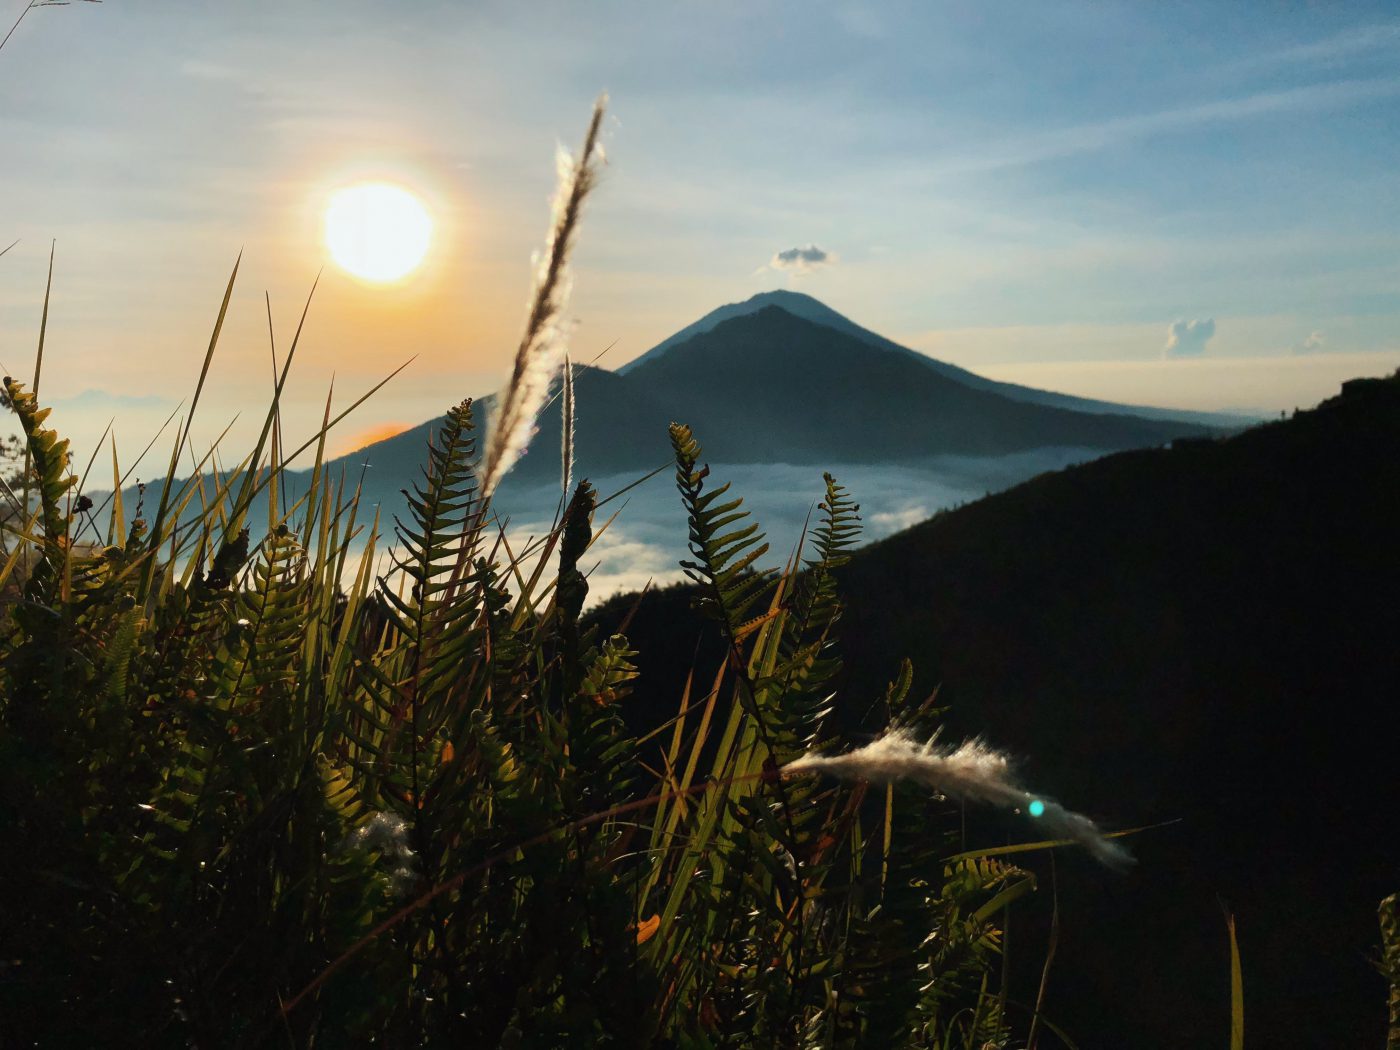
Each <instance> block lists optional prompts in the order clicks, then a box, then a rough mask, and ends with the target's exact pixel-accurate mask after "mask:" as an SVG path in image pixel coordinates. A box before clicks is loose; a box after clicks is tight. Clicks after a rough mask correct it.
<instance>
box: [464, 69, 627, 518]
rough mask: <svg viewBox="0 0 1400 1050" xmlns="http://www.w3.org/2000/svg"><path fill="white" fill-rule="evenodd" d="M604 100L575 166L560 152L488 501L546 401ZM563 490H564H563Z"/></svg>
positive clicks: (489, 450)
mask: <svg viewBox="0 0 1400 1050" xmlns="http://www.w3.org/2000/svg"><path fill="white" fill-rule="evenodd" d="M606 107H607V97H606V96H603V97H601V98H599V99H598V101H597V102H596V103H595V104H594V106H593V119H592V120H591V121H590V122H589V124H588V134H587V135H585V136H584V140H583V149H582V151H581V152H580V153H579V156H578V159H577V160H575V159H574V158H573V157H571V156H569V154H568V153H567V152H566V151H565V150H562V149H561V150H560V151H559V188H558V190H557V191H556V192H555V195H554V216H553V219H552V220H551V222H550V226H549V237H548V239H547V240H546V242H545V250H544V254H543V255H542V256H540V258H539V261H538V263H537V264H536V268H535V290H534V295H533V296H532V297H531V299H530V312H529V315H528V317H527V318H526V322H525V334H524V336H522V338H521V340H520V347H519V349H517V350H516V352H515V367H514V368H513V369H512V370H511V375H510V382H508V383H507V384H506V386H505V389H504V390H502V391H501V392H500V393H499V394H497V395H496V407H495V410H494V411H493V412H492V413H491V420H490V432H489V436H488V438H487V445H486V459H485V462H486V467H485V469H484V470H483V471H482V475H481V492H482V495H483V496H489V495H490V494H491V493H492V492H493V491H494V490H495V488H496V485H497V484H499V483H500V480H501V478H502V477H504V476H505V473H506V471H508V470H510V468H511V467H513V466H514V465H515V461H516V460H518V459H519V458H520V455H521V453H522V452H524V451H525V448H526V446H527V445H529V443H530V438H531V437H532V436H533V435H534V430H535V421H536V419H537V418H538V417H539V414H540V409H541V408H543V407H544V402H545V399H546V398H547V397H548V395H549V384H550V382H551V381H552V380H553V378H554V373H555V370H556V369H557V368H558V366H559V361H560V359H561V357H562V355H563V353H564V328H563V325H562V323H561V321H560V314H561V313H562V312H563V310H564V306H565V304H566V303H567V302H568V299H569V290H570V283H571V282H570V278H569V253H570V251H571V250H572V249H573V242H574V236H575V234H576V233H577V231H578V224H579V216H580V215H581V214H582V212H583V202H584V200H585V199H586V198H587V197H588V194H589V192H590V191H591V190H592V189H593V187H594V185H595V183H596V182H597V165H598V162H599V161H600V160H601V159H602V152H603V151H602V147H601V146H599V144H598V135H599V129H600V128H601V127H602V124H603V112H604V110H605V109H606ZM566 488H567V486H566Z"/></svg>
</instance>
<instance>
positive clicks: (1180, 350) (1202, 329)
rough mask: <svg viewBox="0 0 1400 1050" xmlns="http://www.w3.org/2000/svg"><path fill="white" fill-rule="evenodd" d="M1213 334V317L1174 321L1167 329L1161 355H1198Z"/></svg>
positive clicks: (1204, 349) (1202, 351)
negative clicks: (1165, 343) (1165, 341)
mask: <svg viewBox="0 0 1400 1050" xmlns="http://www.w3.org/2000/svg"><path fill="white" fill-rule="evenodd" d="M1214 336H1215V318H1213V317H1207V318H1205V319H1200V318H1196V319H1194V320H1191V321H1175V322H1173V323H1172V325H1171V327H1170V328H1168V329H1167V345H1166V346H1164V347H1163V348H1162V356H1163V357H1200V356H1201V355H1202V354H1203V353H1205V352H1206V344H1207V343H1209V342H1210V341H1211V339H1212V338H1213V337H1214Z"/></svg>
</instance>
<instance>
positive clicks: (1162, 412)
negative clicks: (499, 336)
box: [617, 289, 1256, 427]
mask: <svg viewBox="0 0 1400 1050" xmlns="http://www.w3.org/2000/svg"><path fill="white" fill-rule="evenodd" d="M770 306H778V307H781V308H782V309H784V310H786V311H787V312H788V313H790V314H792V315H793V316H795V317H800V318H802V319H803V320H804V321H811V322H813V323H814V324H823V325H826V326H827V327H829V328H835V329H836V330H837V331H839V332H845V333H846V334H847V335H851V336H855V337H856V338H857V339H860V340H861V341H862V342H866V343H869V344H870V345H871V346H878V347H880V348H882V349H885V350H893V351H895V352H897V353H901V354H905V355H907V356H908V357H910V358H912V359H914V360H916V361H918V362H919V363H920V364H922V365H924V366H925V367H928V368H932V369H933V370H934V371H936V372H938V373H940V374H941V375H944V376H947V377H948V378H949V379H954V380H956V381H957V382H959V383H962V384H964V385H965V386H970V387H972V388H973V389H974V390H989V391H991V392H993V393H996V394H1001V395H1002V396H1003V397H1009V398H1011V399H1012V400H1013V401H1026V402H1029V403H1031V404H1036V405H1049V406H1051V407H1053V408H1067V409H1070V410H1072V411H1075V412H1088V413H1091V414H1105V415H1134V416H1142V417H1143V418H1144V419H1163V420H1170V421H1187V422H1192V423H1201V424H1203V425H1205V426H1225V427H1235V426H1243V425H1246V424H1248V423H1251V422H1256V420H1254V419H1253V418H1251V417H1247V416H1239V415H1235V414H1232V413H1220V412H1193V411H1190V410H1188V409H1175V408H1154V407H1150V406H1146V405H1120V404H1116V403H1114V402H1112V401H1100V400H1096V399H1094V398H1087V397H1075V396H1074V395H1072V394H1059V393H1055V392H1053V391H1049V390H1037V389H1036V388H1034V387H1028V386H1022V385H1020V384H1018V383H1003V382H998V381H997V380H995V379H987V378H985V377H983V376H979V375H977V374H976V373H975V372H969V371H968V370H967V369H965V368H959V367H958V366H957V365H953V364H949V363H948V362H946V361H940V360H938V359H937V358H934V357H929V356H928V355H927V354H921V353H919V352H918V351H917V350H911V349H909V348H908V347H906V346H901V345H900V344H898V343H896V342H894V341H893V340H891V339H886V338H885V337H884V336H882V335H880V334H878V333H877V332H872V331H870V330H869V329H868V328H863V327H861V326H860V325H858V324H856V323H855V322H854V321H852V320H851V319H850V318H848V317H846V316H845V315H844V314H840V313H837V312H836V311H835V310H833V309H832V308H831V307H829V306H827V305H826V304H825V303H824V302H822V301H821V300H820V299H814V298H813V297H812V296H810V295H805V294H803V293H802V292H791V291H787V290H785V289H775V290H773V291H769V292H759V293H758V294H757V295H754V296H751V297H749V298H748V299H745V300H744V301H743V302H741V303H729V304H727V305H725V306H721V307H719V308H718V309H715V310H711V311H710V312H709V313H708V314H706V315H705V316H704V317H702V318H700V319H699V320H698V321H695V322H693V323H691V324H688V325H686V326H685V327H684V328H682V329H681V330H680V331H679V332H677V333H675V334H674V335H672V336H670V337H669V338H667V339H664V340H662V341H661V342H660V343H658V344H656V346H654V347H652V348H651V349H650V350H648V351H647V352H646V353H644V354H642V355H641V356H640V357H637V358H634V359H633V360H631V361H629V362H627V364H625V365H622V366H621V367H620V368H618V369H617V372H618V374H619V375H627V374H628V373H629V372H631V371H633V370H634V369H636V368H638V367H639V366H641V365H642V364H643V363H646V362H652V361H655V360H656V359H657V358H659V357H661V356H663V355H664V354H665V353H666V352H667V351H668V350H670V349H671V348H672V347H675V346H679V345H680V344H681V343H684V342H685V341H686V340H688V339H690V338H692V337H694V336H697V335H701V334H702V333H704V332H708V331H711V330H712V329H713V328H715V327H716V326H717V325H719V324H722V323H723V322H725V321H730V320H733V319H734V318H736V317H744V316H746V315H748V314H753V313H757V312H758V311H759V310H762V309H765V308H767V307H770Z"/></svg>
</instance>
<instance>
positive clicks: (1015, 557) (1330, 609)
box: [597, 376, 1400, 1048]
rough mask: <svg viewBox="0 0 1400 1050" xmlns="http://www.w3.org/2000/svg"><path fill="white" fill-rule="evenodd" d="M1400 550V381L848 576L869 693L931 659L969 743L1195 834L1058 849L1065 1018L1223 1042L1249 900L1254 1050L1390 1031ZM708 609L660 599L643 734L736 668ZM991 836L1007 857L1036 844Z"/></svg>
mask: <svg viewBox="0 0 1400 1050" xmlns="http://www.w3.org/2000/svg"><path fill="white" fill-rule="evenodd" d="M700 436H701V437H702V438H703V437H704V435H703V434H702V435H700ZM814 481H819V479H814ZM858 495H859V494H858V493H857V496H858ZM1397 539H1400V376H1397V377H1393V378H1390V379H1384V380H1358V381H1355V382H1352V383H1349V384H1347V386H1346V388H1345V392H1344V394H1343V395H1342V396H1340V397H1337V398H1333V399H1332V400H1330V401H1327V402H1324V403H1323V404H1322V405H1320V406H1318V408H1316V409H1315V410H1312V411H1308V412H1301V413H1299V414H1297V415H1296V416H1295V417H1294V418H1293V419H1291V420H1288V421H1284V422H1278V423H1273V424H1269V425H1265V426H1260V427H1257V428H1255V429H1252V430H1250V431H1248V432H1245V433H1243V434H1240V435H1238V436H1236V437H1234V438H1231V439H1229V440H1221V441H1194V440H1193V441H1183V442H1178V443H1177V445H1176V447H1174V448H1171V449H1152V450H1145V451H1138V452H1128V453H1122V454H1119V455H1115V456H1110V457H1108V458H1105V459H1102V460H1099V461H1096V462H1094V463H1090V464H1087V465H1084V466H1080V467H1075V468H1071V469H1069V470H1066V471H1062V472H1059V473H1055V474H1049V475H1044V476H1042V477H1040V478H1038V479H1035V480H1034V481H1031V482H1029V483H1027V484H1024V485H1021V486H1019V487H1017V488H1015V489H1012V490H1010V491H1008V492H1005V493H1003V494H1001V495H998V496H993V497H990V498H988V499H985V500H982V501H979V502H978V503H975V504H972V505H970V506H967V507H964V508H962V509H959V510H956V511H951V512H948V513H945V514H942V515H939V516H938V517H936V518H934V519H932V520H930V521H928V522H926V523H924V524H922V525H919V526H916V527H915V528H913V529H910V530H908V531H906V532H904V533H900V534H898V535H896V536H894V537H892V538H890V539H888V540H886V541H884V542H881V543H878V544H875V545H873V546H871V547H869V548H867V549H865V550H862V551H860V552H858V553H857V554H856V556H855V558H854V559H853V561H852V563H851V564H850V565H849V566H848V567H847V568H846V569H845V570H844V571H843V573H842V576H843V579H842V585H843V591H844V593H845V595H846V597H847V599H848V601H849V609H848V612H847V615H846V616H845V618H844V621H843V624H842V627H841V639H842V641H841V649H842V652H843V654H844V656H845V659H846V660H847V664H848V671H847V683H846V689H845V690H844V693H843V695H845V696H847V697H857V696H859V697H871V698H872V699H873V698H875V697H878V696H879V695H880V693H881V690H882V686H883V682H884V680H885V678H886V676H888V675H890V674H892V673H893V672H894V670H895V669H896V667H897V661H898V659H899V657H900V656H901V655H903V654H906V653H907V654H911V655H912V656H913V657H914V661H915V670H916V682H917V685H916V688H918V689H921V690H923V691H924V692H927V691H928V690H931V689H932V688H934V687H935V686H939V687H940V689H941V691H940V693H939V697H940V702H941V704H943V705H946V706H947V716H946V720H947V732H948V733H949V734H950V735H951V736H952V737H954V738H957V737H960V736H962V735H964V734H971V733H979V732H980V733H986V734H987V735H988V736H989V738H990V739H991V740H992V741H993V742H994V743H997V744H999V745H1004V746H1008V747H1010V748H1011V749H1012V750H1013V751H1015V752H1017V753H1020V754H1022V755H1024V756H1026V775H1027V778H1028V779H1029V780H1031V781H1032V782H1033V783H1036V784H1038V785H1044V786H1045V789H1046V790H1047V791H1053V792H1056V793H1058V796H1059V797H1060V798H1061V799H1062V800H1063V801H1064V802H1065V803H1066V804H1069V805H1072V806H1076V807H1080V808H1083V809H1086V810H1088V811H1091V812H1093V813H1094V814H1095V815H1096V816H1098V817H1101V818H1103V819H1104V820H1105V821H1106V822H1108V823H1110V824H1112V825H1114V826H1118V827H1127V826H1133V825H1141V824H1148V823H1152V822H1156V821H1165V820H1173V819H1179V821H1180V822H1179V823H1177V824H1174V825H1172V826H1170V827H1167V828H1162V829H1159V830H1154V831H1149V832H1146V833H1144V834H1142V835H1140V836H1137V837H1136V838H1135V840H1134V841H1133V849H1134V851H1135V852H1136V853H1137V855H1138V856H1139V858H1140V864H1139V865H1138V867H1137V868H1136V869H1135V870H1134V871H1133V872H1132V873H1131V874H1129V875H1127V876H1123V877H1120V876H1115V875H1108V874H1105V873H1103V872H1100V871H1098V870H1096V869H1094V868H1093V867H1092V866H1091V865H1089V864H1086V863H1084V862H1083V860H1082V858H1077V857H1074V856H1071V855H1068V854H1066V855H1065V856H1062V857H1060V858H1059V865H1060V866H1059V871H1058V877H1059V886H1060V891H1061V938H1060V945H1059V953H1058V955H1057V958H1056V962H1055V966H1054V969H1053V971H1052V974H1051V980H1050V989H1049V999H1048V1004H1047V1010H1048V1013H1049V1015H1050V1016H1051V1018H1052V1019H1053V1020H1055V1021H1056V1023H1058V1024H1060V1025H1062V1026H1064V1027H1065V1028H1066V1029H1067V1030H1068V1031H1069V1032H1070V1033H1072V1034H1074V1035H1075V1036H1076V1037H1078V1038H1079V1039H1080V1045H1083V1046H1133V1047H1163V1048H1165V1047H1182V1046H1203V1045H1217V1044H1219V1043H1221V1042H1222V1041H1223V1038H1224V1035H1225V1033H1227V1031H1228V1020H1229V979H1228V969H1227V966H1228V949H1227V942H1226V935H1225V924H1224V918H1223V911H1222V906H1228V907H1230V908H1231V909H1233V910H1234V911H1235V912H1236V914H1237V916H1238V923H1239V930H1240V945H1241V950H1242V952H1243V957H1244V973H1245V983H1244V986H1245V996H1246V1017H1247V1031H1248V1033H1249V1038H1250V1042H1251V1044H1252V1045H1257V1046H1268V1047H1319V1046H1328V1047H1353V1046H1356V1047H1359V1046H1363V1045H1370V1046H1374V1045H1379V1043H1380V1042H1381V1041H1382V1039H1383V1031H1384V1006H1383V1004H1384V998H1385V992H1384V984H1383V982H1382V981H1381V979H1380V978H1379V976H1378V975H1377V974H1376V972H1375V970H1374V967H1373V966H1372V964H1371V957H1372V956H1373V955H1374V953H1373V952H1372V946H1373V945H1376V944H1377V943H1378V934H1377V932H1376V923H1375V908H1376V904H1377V902H1378V901H1379V899H1380V898H1381V897H1382V896H1384V895H1385V894H1387V893H1391V892H1394V891H1395V890H1396V889H1397V887H1400V839H1398V838H1397V836H1396V834H1395V829H1396V827H1397V821H1396V816H1395V813H1396V797H1397V791H1396V789H1397V787H1398V786H1400V774H1397V772H1396V771H1397V769H1398V768H1400V762H1397V746H1396V740H1397V736H1396V733H1395V724H1396V717H1395V703H1396V697H1397V696H1400V644H1397V638H1400V603H1397V601H1396V595H1397V594H1400V544H1397ZM689 598H690V595H689V593H688V592H687V590H686V589H685V588H679V587H677V588H671V589H668V590H664V591H661V592H659V593H653V594H649V595H647V596H646V597H645V598H643V599H642V601H643V603H644V604H645V606H647V608H646V609H645V610H644V611H643V613H642V614H641V615H638V616H637V617H636V618H635V619H634V620H633V623H632V627H631V629H630V633H631V637H632V640H633V643H634V645H635V646H636V648H638V649H639V650H640V651H641V653H642V657H641V660H640V667H641V672H642V679H641V683H640V688H639V690H638V694H637V696H638V700H637V703H638V705H639V706H638V709H637V711H636V712H635V716H636V717H637V718H638V720H639V721H651V720H655V719H659V718H663V717H667V716H669V714H670V713H672V711H673V709H674V698H675V697H676V696H677V695H678V694H679V687H680V682H681V679H682V677H683V675H684V672H685V670H686V669H687V668H688V667H689V666H690V664H691V661H692V656H693V654H695V653H696V651H697V649H696V645H697V640H701V644H700V648H699V653H700V658H699V659H700V663H701V665H702V667H701V670H700V673H699V674H697V676H696V680H697V681H708V680H709V678H708V676H707V674H706V670H705V669H706V667H713V661H714V659H715V658H716V647H715V645H714V641H713V637H712V636H711V635H710V634H709V632H708V631H707V630H706V629H705V628H704V627H703V626H702V625H701V623H700V622H699V621H698V620H696V619H695V618H694V616H693V614H691V613H689V612H688V605H689ZM635 601H636V598H635V596H630V597H620V598H617V599H614V600H613V601H612V602H609V603H608V604H607V605H605V606H604V607H603V608H601V609H600V610H599V612H598V613H597V619H598V620H599V621H600V622H602V623H603V624H604V625H608V624H612V623H616V622H617V620H618V619H619V617H620V616H622V615H624V614H625V612H626V611H627V610H628V609H629V608H630V607H631V606H632V605H633V604H634V603H635ZM644 705H649V706H644ZM841 714H842V717H843V719H844V720H845V721H847V722H848V723H854V722H856V721H858V720H859V715H860V712H858V711H854V710H849V709H848V710H845V711H843V712H841ZM851 735H852V739H853V740H854V739H859V736H858V732H857V731H856V730H855V729H854V728H853V729H852V730H851ZM969 821H970V827H971V828H972V829H973V833H974V834H975V835H979V836H981V838H982V840H983V841H984V842H985V841H987V840H990V841H1000V840H1001V839H1000V837H1002V836H1005V835H1008V834H1011V835H1014V836H1016V837H1017V838H1025V837H1027V836H1028V834H1030V829H1028V828H1027V827H1026V826H1024V825H1017V826H1010V827H1008V826H1004V825H1002V824H1001V823H988V821H987V820H986V819H985V816H981V817H979V815H978V814H976V813H975V812H973V811H969ZM1040 870H1041V871H1042V874H1043V875H1044V876H1045V879H1044V881H1043V889H1044V890H1045V891H1046V892H1044V893H1042V894H1041V895H1040V898H1041V899H1040V900H1039V902H1038V904H1035V905H1033V906H1032V907H1031V908H1026V909H1022V910H1021V911H1020V912H1018V916H1017V919H1016V920H1015V922H1013V932H1012V959H1013V962H1014V963H1015V965H1016V968H1017V969H1018V970H1019V971H1021V975H1020V980H1021V988H1022V989H1023V991H1024V993H1025V994H1027V995H1030V994H1032V993H1033V990H1034V987H1035V983H1036V981H1037V980H1038V968H1039V965H1040V961H1041V960H1040V959H1039V958H1032V957H1031V955H1030V953H1029V952H1022V953H1020V954H1018V952H1017V945H1018V943H1019V944H1020V945H1032V944H1035V945H1043V944H1044V938H1043V934H1044V924H1045V921H1046V920H1047V918H1048V915H1049V911H1050V901H1049V899H1048V898H1049V892H1048V891H1049V886H1050V882H1049V872H1048V869H1047V867H1046V865H1045V864H1044V863H1042V864H1041V865H1040ZM1032 911H1034V912H1035V914H1034V916H1032V914H1031V913H1032ZM1018 924H1019V927H1020V928H1019V931H1018V930H1017V929H1015V927H1016V926H1017V925H1018ZM1031 925H1035V926H1037V927H1038V929H1037V930H1036V931H1035V932H1032V931H1031V930H1030V929H1029V928H1028V927H1029V926H1031ZM1018 932H1019V933H1020V937H1019V940H1018V938H1017V933H1018Z"/></svg>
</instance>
